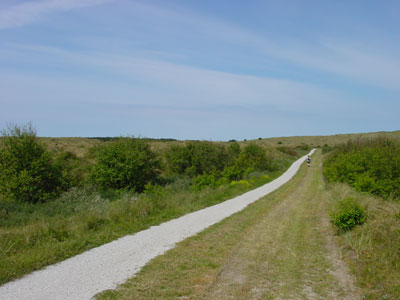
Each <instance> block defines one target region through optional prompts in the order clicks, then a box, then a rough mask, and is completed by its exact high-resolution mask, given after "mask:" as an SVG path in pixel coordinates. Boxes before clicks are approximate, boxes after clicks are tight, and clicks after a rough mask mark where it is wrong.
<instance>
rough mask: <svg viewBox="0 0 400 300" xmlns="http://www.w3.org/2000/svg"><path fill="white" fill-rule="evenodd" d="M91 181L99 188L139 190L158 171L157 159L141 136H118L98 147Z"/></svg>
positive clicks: (156, 175)
mask: <svg viewBox="0 0 400 300" xmlns="http://www.w3.org/2000/svg"><path fill="white" fill-rule="evenodd" d="M96 156H97V161H96V163H95V165H94V166H93V170H92V172H91V175H90V178H91V181H92V182H93V183H94V184H95V185H96V186H98V187H100V188H101V189H103V190H105V189H117V190H118V189H128V190H134V191H136V192H142V191H143V190H144V188H145V186H146V184H147V183H149V182H155V181H156V180H157V178H158V174H159V161H158V159H157V158H156V156H155V154H154V153H153V152H152V151H151V150H150V146H149V145H148V144H147V143H146V142H145V141H144V140H142V139H134V138H120V139H118V140H116V141H111V142H109V143H108V144H106V145H104V146H102V147H100V148H99V149H98V150H97V155H96Z"/></svg>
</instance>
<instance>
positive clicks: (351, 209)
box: [332, 198, 366, 231]
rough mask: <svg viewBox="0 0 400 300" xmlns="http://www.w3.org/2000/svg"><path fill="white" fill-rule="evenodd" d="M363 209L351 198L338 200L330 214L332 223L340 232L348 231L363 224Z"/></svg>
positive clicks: (364, 217)
mask: <svg viewBox="0 0 400 300" xmlns="http://www.w3.org/2000/svg"><path fill="white" fill-rule="evenodd" d="M365 219H366V216H365V212H364V209H363V208H362V207H361V205H360V204H358V203H357V202H356V201H355V200H354V199H353V198H345V199H343V200H340V201H339V202H338V203H337V205H336V209H335V211H334V212H333V214H332V223H333V224H334V225H335V226H336V227H337V228H339V229H340V230H342V231H349V230H351V229H353V228H354V227H355V226H356V225H361V224H363V223H364V222H365Z"/></svg>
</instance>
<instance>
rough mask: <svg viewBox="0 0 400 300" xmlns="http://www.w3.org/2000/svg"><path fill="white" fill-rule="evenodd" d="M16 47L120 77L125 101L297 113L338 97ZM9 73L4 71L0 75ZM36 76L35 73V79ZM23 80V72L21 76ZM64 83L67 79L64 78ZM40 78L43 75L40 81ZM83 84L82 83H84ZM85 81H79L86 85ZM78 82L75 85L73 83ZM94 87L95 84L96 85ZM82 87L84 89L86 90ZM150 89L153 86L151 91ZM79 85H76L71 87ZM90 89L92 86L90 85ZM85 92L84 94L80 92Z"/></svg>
mask: <svg viewBox="0 0 400 300" xmlns="http://www.w3.org/2000/svg"><path fill="white" fill-rule="evenodd" d="M14 49H15V50H16V51H14V52H18V50H19V51H22V52H24V51H29V52H30V53H32V52H33V51H35V52H36V53H37V54H38V55H39V56H37V58H36V60H37V62H38V63H40V61H41V59H43V58H45V59H46V60H47V61H49V60H52V61H55V62H57V65H58V67H61V68H65V66H71V65H76V66H80V68H88V69H91V70H92V71H93V70H94V71H95V73H96V74H99V73H100V74H106V75H107V77H113V76H122V77H123V78H124V80H125V81H128V82H132V88H133V90H134V92H132V91H129V93H128V95H130V98H127V97H126V96H125V97H123V98H124V99H127V100H125V101H127V103H131V102H132V101H135V102H150V103H153V104H164V103H165V102H166V101H168V103H169V105H186V103H190V104H191V105H192V104H193V103H195V105H200V106H201V105H209V104H221V105H227V104H229V105H260V104H267V103H268V104H269V105H273V106H275V107H280V108H282V109H283V108H285V109H299V110H301V111H303V110H305V109H307V110H315V109H318V107H321V106H324V107H327V106H330V104H331V103H333V102H334V101H336V102H337V101H338V98H340V97H341V96H340V95H339V94H338V93H337V92H335V91H333V90H329V89H327V88H325V87H324V88H322V87H319V86H316V85H312V84H306V83H302V82H296V81H293V80H289V79H278V78H273V77H259V76H251V75H241V74H234V73H228V72H221V71H214V70H208V69H201V68H196V67H192V66H186V65H181V64H175V63H170V62H165V61H159V60H154V59H153V60H151V59H147V58H141V57H138V56H136V55H134V53H132V55H130V56H121V55H110V54H108V53H97V54H93V53H92V54H90V55H87V54H82V53H79V52H73V51H67V50H64V49H60V48H55V47H44V46H36V45H14ZM4 76H5V77H6V76H10V74H9V73H8V74H4ZM37 76H38V74H35V77H37ZM21 77H22V78H21V79H16V81H18V80H23V77H24V76H21ZM67 81H68V80H67ZM45 82H46V79H43V84H45ZM62 82H65V80H62ZM86 84H87V83H86ZM86 84H85V85H86ZM78 85H79V84H78ZM99 85H100V84H99ZM89 86H90V85H88V87H87V90H90V88H89ZM154 87H157V88H156V90H157V91H155V90H154ZM79 89H80V88H79V87H78V89H77V90H79ZM93 89H94V90H96V89H95V88H94V87H93ZM85 94H86V93H85Z"/></svg>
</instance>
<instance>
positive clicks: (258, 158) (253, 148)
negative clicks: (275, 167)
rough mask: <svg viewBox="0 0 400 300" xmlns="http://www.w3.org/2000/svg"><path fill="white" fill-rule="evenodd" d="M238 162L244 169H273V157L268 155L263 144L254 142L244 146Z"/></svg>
mask: <svg viewBox="0 0 400 300" xmlns="http://www.w3.org/2000/svg"><path fill="white" fill-rule="evenodd" d="M237 163H238V165H239V166H240V167H241V168H242V169H253V170H259V171H263V170H271V169H272V158H271V157H268V156H267V154H266V152H265V149H264V148H263V147H262V146H259V145H257V144H254V143H251V144H248V145H246V147H244V148H243V151H241V153H240V155H239V157H238V160H237Z"/></svg>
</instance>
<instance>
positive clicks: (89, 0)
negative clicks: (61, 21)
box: [0, 0, 109, 29]
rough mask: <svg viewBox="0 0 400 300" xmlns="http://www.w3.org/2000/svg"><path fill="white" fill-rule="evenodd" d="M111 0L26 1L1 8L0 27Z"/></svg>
mask: <svg viewBox="0 0 400 300" xmlns="http://www.w3.org/2000/svg"><path fill="white" fill-rule="evenodd" d="M107 1H109V0H39V1H26V2H22V3H20V4H17V5H13V6H9V7H6V8H3V9H2V10H0V29H6V28H13V27H20V26H23V25H26V24H29V23H32V22H35V21H38V20H40V19H41V18H42V17H44V16H46V15H48V14H51V13H57V12H61V11H68V10H71V9H77V8H81V7H86V6H93V5H98V4H102V3H104V2H107Z"/></svg>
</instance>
